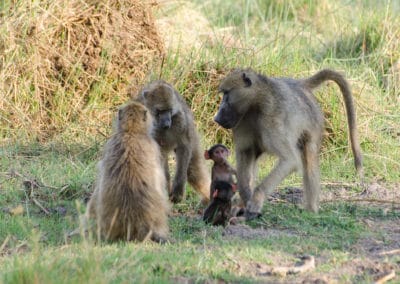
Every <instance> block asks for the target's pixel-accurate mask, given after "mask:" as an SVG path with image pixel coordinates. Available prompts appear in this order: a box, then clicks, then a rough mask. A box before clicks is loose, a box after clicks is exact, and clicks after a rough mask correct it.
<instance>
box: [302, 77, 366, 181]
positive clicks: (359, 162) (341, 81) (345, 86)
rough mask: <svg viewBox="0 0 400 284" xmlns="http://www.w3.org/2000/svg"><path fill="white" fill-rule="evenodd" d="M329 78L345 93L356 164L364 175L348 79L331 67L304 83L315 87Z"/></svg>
mask: <svg viewBox="0 0 400 284" xmlns="http://www.w3.org/2000/svg"><path fill="white" fill-rule="evenodd" d="M327 80H332V81H334V82H336V84H338V85H339V88H340V91H341V92H342V94H343V99H344V103H345V106H346V113H347V121H348V124H349V136H350V142H351V149H352V151H353V155H354V164H355V167H356V170H357V173H358V174H359V175H360V177H362V175H363V166H362V154H361V148H360V141H359V138H358V132H357V126H356V112H355V109H354V103H353V97H352V95H351V90H350V86H349V84H348V83H347V81H346V79H345V78H344V77H343V76H342V75H341V74H340V73H338V72H336V71H333V70H330V69H323V70H321V71H319V72H318V73H316V74H315V75H313V76H311V77H309V78H307V79H305V80H304V84H305V86H306V87H308V88H310V89H314V88H316V87H318V86H319V85H320V84H321V83H323V82H324V81H327Z"/></svg>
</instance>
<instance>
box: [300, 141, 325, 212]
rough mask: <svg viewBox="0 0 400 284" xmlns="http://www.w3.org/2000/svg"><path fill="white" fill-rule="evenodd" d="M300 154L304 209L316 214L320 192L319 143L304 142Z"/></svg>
mask: <svg viewBox="0 0 400 284" xmlns="http://www.w3.org/2000/svg"><path fill="white" fill-rule="evenodd" d="M302 154H303V155H302V161H303V187H304V197H305V208H306V209H307V210H310V211H312V212H318V206H319V195H320V191H321V188H320V187H321V185H320V171H319V155H318V154H319V143H318V142H317V143H316V142H314V141H308V142H306V143H305V144H304V147H303V153H302Z"/></svg>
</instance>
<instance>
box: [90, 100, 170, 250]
mask: <svg viewBox="0 0 400 284" xmlns="http://www.w3.org/2000/svg"><path fill="white" fill-rule="evenodd" d="M152 124H153V121H152V116H151V115H150V113H149V111H148V110H147V109H146V107H145V106H144V105H142V104H140V103H139V102H130V103H128V104H127V105H125V106H123V107H121V108H120V109H119V111H118V119H117V124H116V131H115V133H114V134H113V136H112V137H111V138H110V140H109V141H108V142H107V143H106V145H105V149H104V154H103V158H102V160H101V161H100V162H99V165H98V178H97V182H96V187H95V191H94V193H93V195H92V197H91V199H90V201H89V203H88V209H87V215H88V217H89V218H94V219H95V220H96V223H97V226H98V230H99V232H100V235H101V236H102V237H103V238H105V239H107V240H127V241H130V240H137V241H143V240H145V239H146V238H150V239H151V240H153V241H156V242H164V241H165V240H166V238H167V236H168V223H167V221H168V220H167V214H168V212H169V203H168V197H167V194H166V192H165V185H166V181H165V176H164V173H163V169H162V166H161V161H160V150H159V147H158V145H157V143H156V142H155V141H154V140H153V138H152V136H151V131H152Z"/></svg>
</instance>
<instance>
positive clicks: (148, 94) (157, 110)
mask: <svg viewBox="0 0 400 284" xmlns="http://www.w3.org/2000/svg"><path fill="white" fill-rule="evenodd" d="M175 92H176V91H175V90H174V88H173V87H172V86H171V85H170V84H168V83H166V82H164V81H155V82H153V83H152V84H150V85H148V86H147V87H146V88H144V89H143V91H142V93H141V96H142V98H143V101H144V103H145V104H146V106H147V107H148V108H149V109H150V111H151V113H152V115H153V117H154V119H155V127H156V128H157V129H163V130H167V129H169V128H170V127H171V125H172V117H173V116H174V115H175V114H176V113H177V112H178V106H179V103H178V102H177V101H176V100H177V99H176V96H175Z"/></svg>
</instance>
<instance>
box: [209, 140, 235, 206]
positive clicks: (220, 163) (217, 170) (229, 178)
mask: <svg viewBox="0 0 400 284" xmlns="http://www.w3.org/2000/svg"><path fill="white" fill-rule="evenodd" d="M229 154H230V151H229V150H228V148H227V147H226V146H225V145H223V144H215V145H213V146H212V147H211V148H210V149H208V150H205V151H204V158H205V159H206V160H213V161H214V165H213V166H212V169H211V186H210V200H211V199H212V194H213V189H214V188H215V185H214V184H213V183H215V182H216V181H218V180H221V181H226V182H229V183H232V184H233V183H236V182H235V179H236V170H235V169H234V168H233V167H232V166H231V165H230V164H229V162H228V161H227V158H228V156H229Z"/></svg>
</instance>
